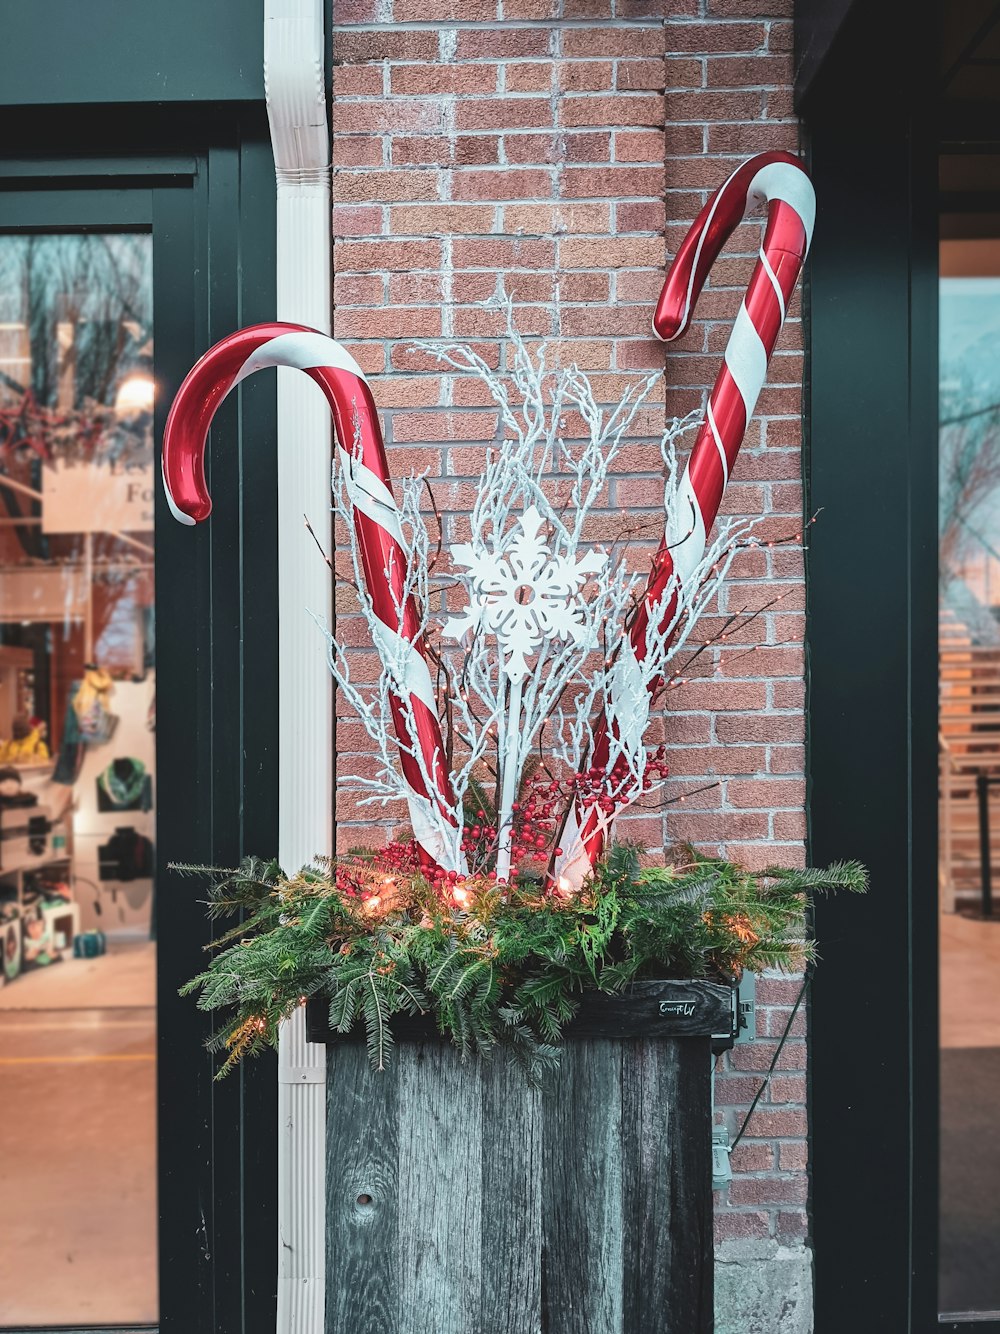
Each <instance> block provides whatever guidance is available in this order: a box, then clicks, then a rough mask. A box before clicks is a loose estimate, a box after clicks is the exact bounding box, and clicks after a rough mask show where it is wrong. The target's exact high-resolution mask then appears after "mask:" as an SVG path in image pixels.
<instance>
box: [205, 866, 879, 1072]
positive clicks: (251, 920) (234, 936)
mask: <svg viewBox="0 0 1000 1334" xmlns="http://www.w3.org/2000/svg"><path fill="white" fill-rule="evenodd" d="M394 860H395V863H396V865H397V867H398V865H399V864H400V859H399V858H395V859H394ZM345 867H346V868H347V869H346V870H345ZM183 869H185V870H189V871H192V872H209V874H210V881H211V890H210V911H211V915H212V916H213V917H215V918H221V917H230V916H238V917H239V918H240V920H239V921H238V922H237V923H236V924H235V925H233V926H232V927H231V928H230V929H229V930H227V931H226V932H225V933H224V934H223V935H222V936H221V937H220V938H219V939H218V940H216V941H215V942H214V946H213V947H212V948H214V949H215V951H216V953H215V955H214V957H213V959H212V961H211V963H210V964H209V966H208V967H207V968H206V969H205V971H204V972H202V973H200V974H199V975H198V976H197V977H195V978H193V979H192V980H191V981H190V982H189V983H188V984H187V986H186V987H185V988H184V989H183V991H184V993H190V992H197V993H198V1005H199V1007H200V1008H201V1009H203V1010H217V1009H222V1010H227V1011H229V1012H230V1013H229V1016H228V1018H227V1019H226V1022H225V1024H224V1026H223V1027H222V1028H221V1030H220V1031H219V1032H218V1033H217V1035H216V1037H215V1038H214V1039H213V1043H212V1045H213V1047H214V1048H217V1049H224V1050H226V1052H227V1056H226V1060H225V1062H224V1064H223V1066H222V1069H221V1071H220V1074H225V1073H226V1072H227V1071H228V1070H230V1069H232V1067H233V1066H234V1065H235V1064H237V1063H238V1062H239V1061H240V1060H241V1059H242V1058H243V1057H244V1056H248V1055H254V1054H257V1053H258V1052H260V1051H262V1050H263V1049H264V1048H265V1047H268V1046H275V1045H276V1044H277V1037H278V1028H279V1025H280V1024H281V1022H282V1021H283V1020H284V1019H287V1018H288V1016H289V1015H290V1014H291V1013H292V1012H293V1011H294V1010H295V1009H296V1008H297V1007H298V1006H299V1005H300V1004H301V1003H302V1002H303V1001H304V1000H306V999H307V998H310V997H319V996H321V997H323V998H325V999H326V1000H327V1001H328V1003H329V1007H330V1023H331V1025H332V1027H333V1028H334V1029H336V1030H337V1031H338V1032H341V1033H346V1032H348V1031H349V1030H350V1029H351V1028H352V1027H353V1026H354V1025H356V1024H360V1025H363V1026H364V1029H365V1032H366V1035H367V1040H368V1051H369V1054H370V1057H371V1063H372V1066H373V1067H374V1068H375V1069H377V1070H381V1069H383V1068H384V1067H385V1064H386V1061H387V1059H388V1057H389V1053H390V1051H391V1048H392V1045H393V1033H392V1020H393V1017H394V1016H395V1015H400V1014H411V1015H418V1014H429V1015H432V1016H433V1018H434V1020H435V1021H436V1024H437V1027H438V1029H439V1030H440V1032H441V1033H442V1034H444V1035H446V1036H447V1037H449V1038H450V1039H451V1040H452V1041H453V1042H454V1043H455V1044H456V1046H457V1047H459V1049H460V1050H461V1051H462V1053H463V1054H465V1055H468V1054H472V1053H478V1054H481V1055H488V1054H489V1053H491V1052H492V1051H493V1050H494V1049H495V1048H496V1047H497V1046H498V1045H499V1044H503V1045H505V1046H506V1047H508V1048H509V1049H510V1050H511V1051H512V1052H513V1053H514V1054H515V1055H516V1056H517V1057H518V1058H519V1059H520V1060H521V1061H522V1062H523V1063H524V1065H525V1066H526V1068H527V1070H528V1073H529V1075H531V1076H532V1077H534V1078H537V1077H538V1076H539V1075H540V1074H541V1072H542V1071H543V1070H544V1069H545V1068H547V1067H549V1066H551V1065H553V1064H554V1063H555V1062H556V1061H557V1059H558V1044H559V1041H560V1039H561V1036H562V1031H563V1028H564V1026H565V1025H566V1023H567V1022H568V1021H569V1020H570V1019H572V1017H573V1015H574V1013H575V1011H576V1009H577V1005H578V1001H579V997H580V993H581V992H583V991H586V990H597V991H605V992H618V991H622V990H623V989H625V988H626V987H627V986H628V985H629V983H630V982H631V981H632V980H633V979H636V978H643V977H646V978H653V977H657V978H685V977H707V978H712V979H718V980H730V979H732V978H734V977H736V976H738V975H739V974H740V972H741V971H742V970H743V969H744V968H749V969H751V970H753V971H759V970H761V969H764V968H779V969H784V970H789V971H791V970H798V969H801V968H802V967H803V966H804V965H805V964H806V963H808V962H809V961H810V960H811V959H812V958H813V957H814V946H813V943H812V942H811V941H810V940H808V939H807V936H806V921H805V914H806V907H807V904H808V901H809V897H810V896H811V895H813V894H817V893H823V892H826V891H830V890H836V889H843V890H848V891H852V892H859V891H863V890H864V889H865V888H866V883H867V877H866V873H865V871H864V868H863V867H861V866H860V865H859V864H858V863H856V862H842V863H838V864H836V865H834V866H830V867H828V868H827V869H826V870H822V871H820V870H789V869H784V868H778V867H772V868H770V869H768V870H765V871H759V872H753V871H748V870H745V869H744V868H742V867H740V866H737V865H735V864H733V863H731V862H726V861H721V860H716V859H712V858H709V857H704V856H701V855H699V854H697V853H696V852H694V851H693V850H692V849H690V848H685V849H682V850H681V853H680V856H679V857H678V858H677V859H676V860H675V862H674V864H672V865H667V866H655V867H643V866H642V865H641V860H640V855H639V850H638V849H637V848H635V847H632V846H627V845H622V844H619V845H615V846H613V847H612V848H611V850H610V851H609V853H608V855H607V857H606V858H605V860H604V862H603V863H602V864H601V865H600V866H599V867H598V868H597V872H596V874H595V875H594V877H593V879H592V880H591V881H590V882H588V884H587V885H586V886H585V888H584V890H583V891H582V892H581V893H579V894H575V895H572V896H567V897H561V896H559V895H555V894H552V893H550V892H546V891H545V889H544V886H543V882H542V880H540V879H534V880H532V879H529V878H527V877H524V876H522V877H519V879H518V880H517V881H515V882H514V883H512V884H510V885H503V884H500V885H498V884H497V883H496V881H495V880H493V879H490V878H483V879H481V880H477V879H468V880H465V881H463V882H461V884H460V885H459V886H456V887H455V888H454V889H452V890H451V892H450V894H449V895H448V896H447V898H446V897H445V896H444V895H442V892H441V890H440V888H435V887H434V886H432V885H431V884H429V883H428V881H427V880H425V879H424V878H423V876H422V875H421V874H420V873H419V871H417V870H413V869H410V870H407V871H406V872H405V873H404V874H400V873H399V872H398V870H397V871H396V873H394V874H389V873H387V872H386V861H385V854H384V853H382V852H378V853H375V852H359V853H356V854H354V855H352V857H351V858H347V859H339V860H338V861H336V862H329V863H322V864H317V865H314V866H311V867H306V868H305V869H304V870H302V871H300V872H299V873H298V874H297V875H293V876H285V875H283V874H282V872H281V871H280V869H279V867H278V866H277V864H275V863H273V862H271V863H267V862H263V861H260V860H258V859H249V860H247V861H245V862H244V863H243V865H242V866H241V867H240V868H239V869H238V870H230V871H222V870H217V869H212V868H204V867H188V868H183Z"/></svg>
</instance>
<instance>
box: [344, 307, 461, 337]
mask: <svg viewBox="0 0 1000 1334" xmlns="http://www.w3.org/2000/svg"><path fill="white" fill-rule="evenodd" d="M440 332H441V311H440V310H439V309H437V308H435V307H421V306H414V307H412V308H411V309H409V310H407V309H405V308H403V309H391V310H387V309H376V310H367V309H366V310H351V309H347V308H341V309H340V310H339V311H338V313H337V336H338V337H339V338H432V337H434V335H435V334H439V333H440Z"/></svg>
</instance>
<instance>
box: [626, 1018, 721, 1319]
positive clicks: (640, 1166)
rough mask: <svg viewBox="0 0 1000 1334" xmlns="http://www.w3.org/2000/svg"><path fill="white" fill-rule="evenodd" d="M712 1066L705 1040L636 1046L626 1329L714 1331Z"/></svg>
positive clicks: (630, 1097) (630, 1102)
mask: <svg viewBox="0 0 1000 1334" xmlns="http://www.w3.org/2000/svg"><path fill="white" fill-rule="evenodd" d="M708 1061H709V1053H708V1051H707V1050H706V1048H705V1047H704V1046H703V1045H702V1044H701V1043H699V1042H694V1041H685V1042H655V1041H651V1042H646V1041H641V1042H636V1043H635V1044H634V1046H633V1051H632V1057H631V1065H630V1071H629V1075H630V1077H627V1078H625V1079H624V1080H623V1082H622V1118H623V1121H624V1123H625V1124H626V1125H630V1126H631V1127H632V1133H631V1134H630V1135H628V1136H627V1137H626V1138H625V1139H624V1140H623V1149H624V1159H623V1178H624V1185H623V1193H624V1197H625V1199H626V1200H627V1201H628V1202H629V1207H628V1208H626V1210H625V1235H624V1250H625V1255H626V1257H627V1259H628V1263H627V1264H626V1267H625V1275H624V1278H625V1301H624V1308H625V1311H624V1328H625V1329H626V1330H642V1331H643V1334H684V1332H685V1331H687V1330H688V1329H690V1330H710V1329H711V1328H712V1321H713V1283H712V1265H713V1258H712V1254H713V1238H712V1168H711V1160H710V1156H709V1155H708V1154H707V1153H706V1149H705V1142H704V1141H705V1133H706V1127H708V1126H710V1124H711V1090H710V1087H709V1081H708V1079H707V1078H706V1077H705V1069H704V1067H705V1064H706V1063H707V1062H708ZM678 1312H682V1313H683V1321H682V1322H681V1323H678V1315H677V1313H678Z"/></svg>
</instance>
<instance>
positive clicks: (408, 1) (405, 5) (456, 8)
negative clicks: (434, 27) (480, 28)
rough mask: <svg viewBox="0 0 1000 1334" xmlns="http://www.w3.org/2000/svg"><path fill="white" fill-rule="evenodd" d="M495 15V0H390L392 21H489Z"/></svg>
mask: <svg viewBox="0 0 1000 1334" xmlns="http://www.w3.org/2000/svg"><path fill="white" fill-rule="evenodd" d="M496 17H497V0H392V18H393V22H394V23H448V22H452V21H454V20H455V19H461V20H463V21H464V22H466V23H489V22H492V20H494V19H495V18H496Z"/></svg>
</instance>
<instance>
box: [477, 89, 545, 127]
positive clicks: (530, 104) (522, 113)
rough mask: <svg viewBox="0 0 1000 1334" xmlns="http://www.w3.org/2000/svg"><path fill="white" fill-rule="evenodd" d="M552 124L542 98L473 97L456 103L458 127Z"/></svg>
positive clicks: (542, 125) (543, 125)
mask: <svg viewBox="0 0 1000 1334" xmlns="http://www.w3.org/2000/svg"><path fill="white" fill-rule="evenodd" d="M551 124H552V109H551V107H550V105H549V102H548V99H547V98H543V97H505V98H493V97H487V98H473V99H470V100H468V101H462V102H459V103H457V104H456V106H455V127H456V129H458V130H535V129H543V128H544V127H545V126H548V125H551Z"/></svg>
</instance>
